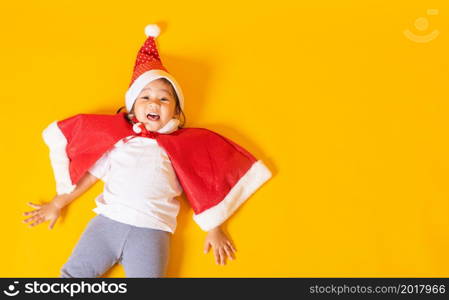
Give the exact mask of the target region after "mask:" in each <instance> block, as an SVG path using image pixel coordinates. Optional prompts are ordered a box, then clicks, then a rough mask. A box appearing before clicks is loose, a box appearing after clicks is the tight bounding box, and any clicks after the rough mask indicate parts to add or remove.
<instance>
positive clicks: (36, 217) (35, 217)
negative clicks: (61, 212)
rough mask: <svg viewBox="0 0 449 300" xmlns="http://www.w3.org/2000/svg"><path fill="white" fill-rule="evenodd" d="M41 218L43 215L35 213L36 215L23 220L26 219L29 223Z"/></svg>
mask: <svg viewBox="0 0 449 300" xmlns="http://www.w3.org/2000/svg"><path fill="white" fill-rule="evenodd" d="M39 218H41V216H39V215H35V216H32V217H30V218H28V219H25V220H23V221H24V222H25V223H29V222H32V221H35V220H37V219H39Z"/></svg>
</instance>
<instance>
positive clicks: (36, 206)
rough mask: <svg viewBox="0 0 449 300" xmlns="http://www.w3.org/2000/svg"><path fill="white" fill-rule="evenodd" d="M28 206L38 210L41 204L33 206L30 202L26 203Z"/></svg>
mask: <svg viewBox="0 0 449 300" xmlns="http://www.w3.org/2000/svg"><path fill="white" fill-rule="evenodd" d="M28 205H29V206H32V207H34V208H40V207H41V206H42V205H41V204H34V203H32V202H28Z"/></svg>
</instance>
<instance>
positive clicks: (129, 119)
mask: <svg viewBox="0 0 449 300" xmlns="http://www.w3.org/2000/svg"><path fill="white" fill-rule="evenodd" d="M159 79H162V80H163V81H164V82H165V83H167V84H169V85H170V87H171V90H172V92H173V94H174V95H175V99H176V107H175V111H176V114H179V115H180V116H182V121H181V122H180V124H179V125H178V126H179V128H182V127H184V125H185V123H186V116H185V114H184V111H183V110H182V108H181V105H180V103H179V98H178V95H177V94H176V91H175V89H174V88H173V85H172V84H171V82H170V81H169V80H168V79H167V78H159ZM124 108H126V106H122V107H120V108H119V109H118V110H117V112H116V114H118V113H120V111H121V110H122V109H124ZM133 115H134V104H133V107H132V108H131V111H130V112H127V113H126V119H127V120H128V121H129V122H130V123H131V124H133V121H132V120H131V118H132V117H133Z"/></svg>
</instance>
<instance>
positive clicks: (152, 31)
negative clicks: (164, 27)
mask: <svg viewBox="0 0 449 300" xmlns="http://www.w3.org/2000/svg"><path fill="white" fill-rule="evenodd" d="M159 33H161V30H160V29H159V26H157V25H156V24H149V25H147V26H146V27H145V34H146V36H152V37H157V36H158V35H159Z"/></svg>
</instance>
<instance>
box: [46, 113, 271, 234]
mask: <svg viewBox="0 0 449 300" xmlns="http://www.w3.org/2000/svg"><path fill="white" fill-rule="evenodd" d="M132 135H135V133H134V131H133V129H132V125H131V124H130V123H129V122H128V121H127V120H126V118H125V113H119V114H116V115H100V114H78V115H75V116H72V117H70V118H67V119H64V120H62V121H55V122H53V123H51V124H50V125H49V126H48V127H47V128H46V129H45V130H44V131H43V138H44V140H45V143H46V144H47V145H48V147H49V148H50V159H51V162H52V167H53V171H54V175H55V179H56V187H57V192H58V194H63V193H70V192H71V191H72V190H73V189H74V188H75V186H76V184H77V183H78V181H79V180H80V178H81V177H82V176H83V175H84V174H85V173H86V172H87V170H89V169H90V167H91V166H93V165H94V164H95V162H96V161H97V160H98V159H99V158H100V157H101V156H102V155H103V154H104V153H105V152H106V151H108V150H110V149H111V148H112V147H113V146H114V145H115V143H117V142H118V141H120V140H121V139H123V138H125V137H128V136H132ZM154 138H155V139H156V141H157V143H158V144H159V146H161V147H162V148H163V149H164V150H165V151H166V152H167V155H168V157H169V158H170V161H171V163H172V165H173V169H174V170H175V172H176V175H177V177H178V180H179V182H180V184H181V186H182V188H183V190H184V193H185V195H186V198H187V200H188V202H189V203H190V205H191V206H192V209H193V211H194V217H193V218H194V220H195V221H196V222H197V224H198V225H199V226H200V227H201V228H202V229H203V230H206V231H207V230H210V229H212V228H214V227H216V226H218V225H220V224H221V223H222V222H224V221H225V220H226V219H227V218H228V217H229V216H230V215H232V214H233V213H234V211H235V210H236V209H237V208H238V207H239V206H240V205H241V204H242V203H243V202H244V201H246V199H248V198H249V196H250V195H251V194H253V193H254V192H255V191H256V190H257V189H258V188H259V187H260V186H261V185H262V184H263V183H264V182H265V181H267V180H268V179H269V178H270V177H271V172H270V170H269V169H268V168H267V167H266V166H265V165H264V164H263V162H262V161H260V160H257V159H256V158H255V157H254V156H253V155H252V154H251V153H249V152H248V151H246V150H245V149H243V148H242V147H240V146H239V145H237V144H236V143H234V142H232V141H231V140H229V139H227V138H225V137H223V136H221V135H219V134H218V133H215V132H213V131H211V130H208V129H204V128H182V129H178V130H176V131H174V132H172V133H169V134H162V133H156V134H155V137H154Z"/></svg>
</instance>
